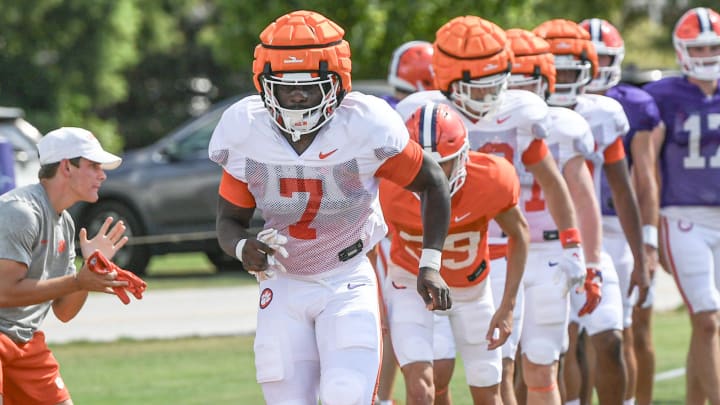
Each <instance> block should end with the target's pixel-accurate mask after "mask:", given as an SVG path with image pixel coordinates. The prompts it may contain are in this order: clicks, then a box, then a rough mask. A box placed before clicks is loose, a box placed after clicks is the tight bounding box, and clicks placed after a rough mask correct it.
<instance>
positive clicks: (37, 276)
mask: <svg viewBox="0 0 720 405" xmlns="http://www.w3.org/2000/svg"><path fill="white" fill-rule="evenodd" d="M74 237H75V224H74V223H73V220H72V218H71V217H70V214H68V213H67V211H63V212H62V213H61V214H60V215H58V214H57V212H55V210H54V209H53V207H52V205H51V204H50V201H49V200H48V196H47V193H46V192H45V189H44V188H43V187H42V185H40V184H33V185H29V186H25V187H20V188H17V189H15V190H12V191H10V192H8V193H6V194H3V195H2V196H0V259H8V260H14V261H16V262H20V263H24V264H25V265H27V266H28V272H27V276H26V278H28V279H34V280H48V279H51V278H55V277H61V276H64V275H66V274H73V273H75V271H76V269H75V241H74ZM51 304H52V301H47V302H43V303H41V304H35V305H27V306H23V307H9V308H0V332H2V333H4V334H6V335H7V336H9V337H10V338H11V339H12V340H14V341H16V342H27V341H29V340H30V339H31V338H32V336H33V333H35V331H37V330H38V328H39V327H40V324H41V323H42V321H43V320H44V319H45V316H46V315H47V313H48V310H49V309H50V305H51Z"/></svg>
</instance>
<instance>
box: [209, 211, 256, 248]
mask: <svg viewBox="0 0 720 405" xmlns="http://www.w3.org/2000/svg"><path fill="white" fill-rule="evenodd" d="M247 211H249V215H250V217H251V216H252V211H251V210H247V209H241V208H239V207H237V206H235V205H233V204H232V203H230V202H228V201H226V200H225V199H223V198H222V197H220V198H219V200H218V212H217V218H216V220H215V227H216V230H217V240H218V244H219V245H220V248H221V249H222V250H223V252H225V253H226V254H227V255H229V256H231V257H235V247H236V246H237V244H238V242H239V241H240V240H242V239H247V238H249V237H250V236H251V235H250V233H249V232H248V228H249V222H250V221H249V219H246V217H247V218H249V217H248V213H247Z"/></svg>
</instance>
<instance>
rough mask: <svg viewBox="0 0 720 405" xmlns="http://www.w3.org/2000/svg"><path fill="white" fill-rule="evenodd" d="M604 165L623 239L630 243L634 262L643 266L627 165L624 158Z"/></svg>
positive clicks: (639, 230) (641, 246)
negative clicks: (623, 235)
mask: <svg viewBox="0 0 720 405" xmlns="http://www.w3.org/2000/svg"><path fill="white" fill-rule="evenodd" d="M604 167H605V174H606V176H607V180H608V183H609V185H610V191H611V193H612V198H613V204H614V205H615V211H616V212H617V216H618V219H619V220H620V226H621V227H622V230H623V233H624V234H625V239H626V240H627V242H628V245H630V250H631V251H632V254H633V258H634V259H635V262H636V264H637V265H641V266H643V265H644V263H645V251H644V250H643V241H642V224H641V222H640V209H639V207H638V202H637V198H636V197H635V191H634V190H633V189H632V185H631V184H630V176H629V175H628V171H627V165H626V163H625V160H620V161H618V162H614V163H611V164H606V165H604Z"/></svg>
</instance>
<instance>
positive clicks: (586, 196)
mask: <svg viewBox="0 0 720 405" xmlns="http://www.w3.org/2000/svg"><path fill="white" fill-rule="evenodd" d="M563 176H564V177H565V181H566V182H567V185H568V189H569V190H570V196H571V198H572V200H573V204H574V206H575V211H576V214H577V220H578V228H579V231H580V237H581V239H582V247H583V252H584V253H585V260H586V261H587V262H589V263H599V262H600V253H601V252H602V221H601V217H600V206H599V205H598V201H597V197H596V195H595V189H594V187H593V180H592V177H591V175H590V171H589V170H588V168H587V166H586V165H585V159H584V157H582V156H577V157H575V158H573V159H571V160H570V161H568V163H567V164H566V165H565V167H564V168H563Z"/></svg>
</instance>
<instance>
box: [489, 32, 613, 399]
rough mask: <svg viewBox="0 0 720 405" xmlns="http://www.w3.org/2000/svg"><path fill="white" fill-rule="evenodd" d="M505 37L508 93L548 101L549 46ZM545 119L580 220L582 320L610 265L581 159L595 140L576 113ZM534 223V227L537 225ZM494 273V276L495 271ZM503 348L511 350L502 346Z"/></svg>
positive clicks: (507, 370)
mask: <svg viewBox="0 0 720 405" xmlns="http://www.w3.org/2000/svg"><path fill="white" fill-rule="evenodd" d="M506 34H507V36H508V40H509V41H510V45H511V48H512V51H513V54H514V60H513V66H512V74H511V75H510V79H509V82H508V88H510V89H520V90H528V91H532V92H533V93H535V94H537V95H538V96H540V97H542V98H543V99H547V98H548V97H549V96H550V95H551V94H552V93H553V91H554V88H555V63H554V60H553V54H552V53H551V51H550V44H548V43H547V42H546V41H545V40H543V39H542V38H540V37H538V36H537V35H535V34H533V33H532V32H530V31H526V30H523V29H517V28H515V29H509V30H507V31H506ZM549 114H550V117H551V120H550V129H549V134H550V135H549V136H548V138H547V139H546V142H547V144H548V147H549V149H550V151H551V152H552V154H553V157H554V158H555V160H556V162H557V164H558V167H559V168H560V171H561V173H562V174H563V178H564V179H565V182H566V183H567V184H568V189H569V190H570V194H571V197H572V200H573V203H574V205H575V210H576V212H577V215H578V223H579V228H580V234H581V236H582V240H583V250H584V252H585V259H586V261H587V264H586V265H587V273H586V278H585V282H586V284H585V289H586V291H587V292H586V294H590V296H591V298H592V300H588V303H589V304H588V306H587V307H585V308H581V309H580V311H579V314H578V316H585V315H586V314H589V313H591V312H592V311H593V307H592V305H593V304H595V305H597V303H598V302H599V300H600V299H601V295H600V292H601V290H600V285H601V277H599V276H598V272H599V271H602V269H603V268H605V267H607V266H608V264H607V263H608V262H609V261H610V258H609V257H607V255H601V250H602V248H601V239H602V235H601V234H602V232H601V229H602V224H601V221H600V208H599V206H598V203H597V199H596V197H595V191H594V186H593V180H592V176H591V174H590V172H589V170H588V168H587V165H586V164H585V158H584V154H583V153H584V152H585V151H586V150H588V149H591V148H592V147H593V144H594V140H593V136H592V132H591V131H590V126H589V125H588V123H587V121H585V119H584V118H583V117H582V116H581V115H580V114H578V113H576V112H575V111H573V110H570V109H568V108H563V107H550V108H549ZM528 221H530V227H531V228H532V227H534V226H540V227H542V226H543V225H544V224H546V223H548V222H549V221H551V217H550V213H549V212H548V211H547V210H543V211H538V212H537V213H535V215H533V216H532V217H531V218H528ZM533 221H537V224H536V223H534V222H533ZM494 264H495V263H494V262H493V265H494ZM493 269H494V270H497V268H496V267H493ZM498 273H500V276H499V275H498ZM501 275H502V272H498V271H493V272H492V273H491V278H492V279H493V293H495V291H497V290H496V285H498V284H496V283H495V281H494V280H495V278H501ZM498 286H501V285H498ZM500 291H502V290H500ZM506 346H509V345H508V344H506ZM515 348H516V347H513V346H510V347H508V350H507V351H506V350H505V347H503V357H504V358H503V367H504V371H503V391H502V392H503V394H504V397H503V403H505V404H515V403H517V402H516V400H515V398H514V397H513V396H514V393H513V390H512V388H513V386H512V376H513V372H514V370H513V365H514V362H513V359H514V353H513V351H514V349H515Z"/></svg>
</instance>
